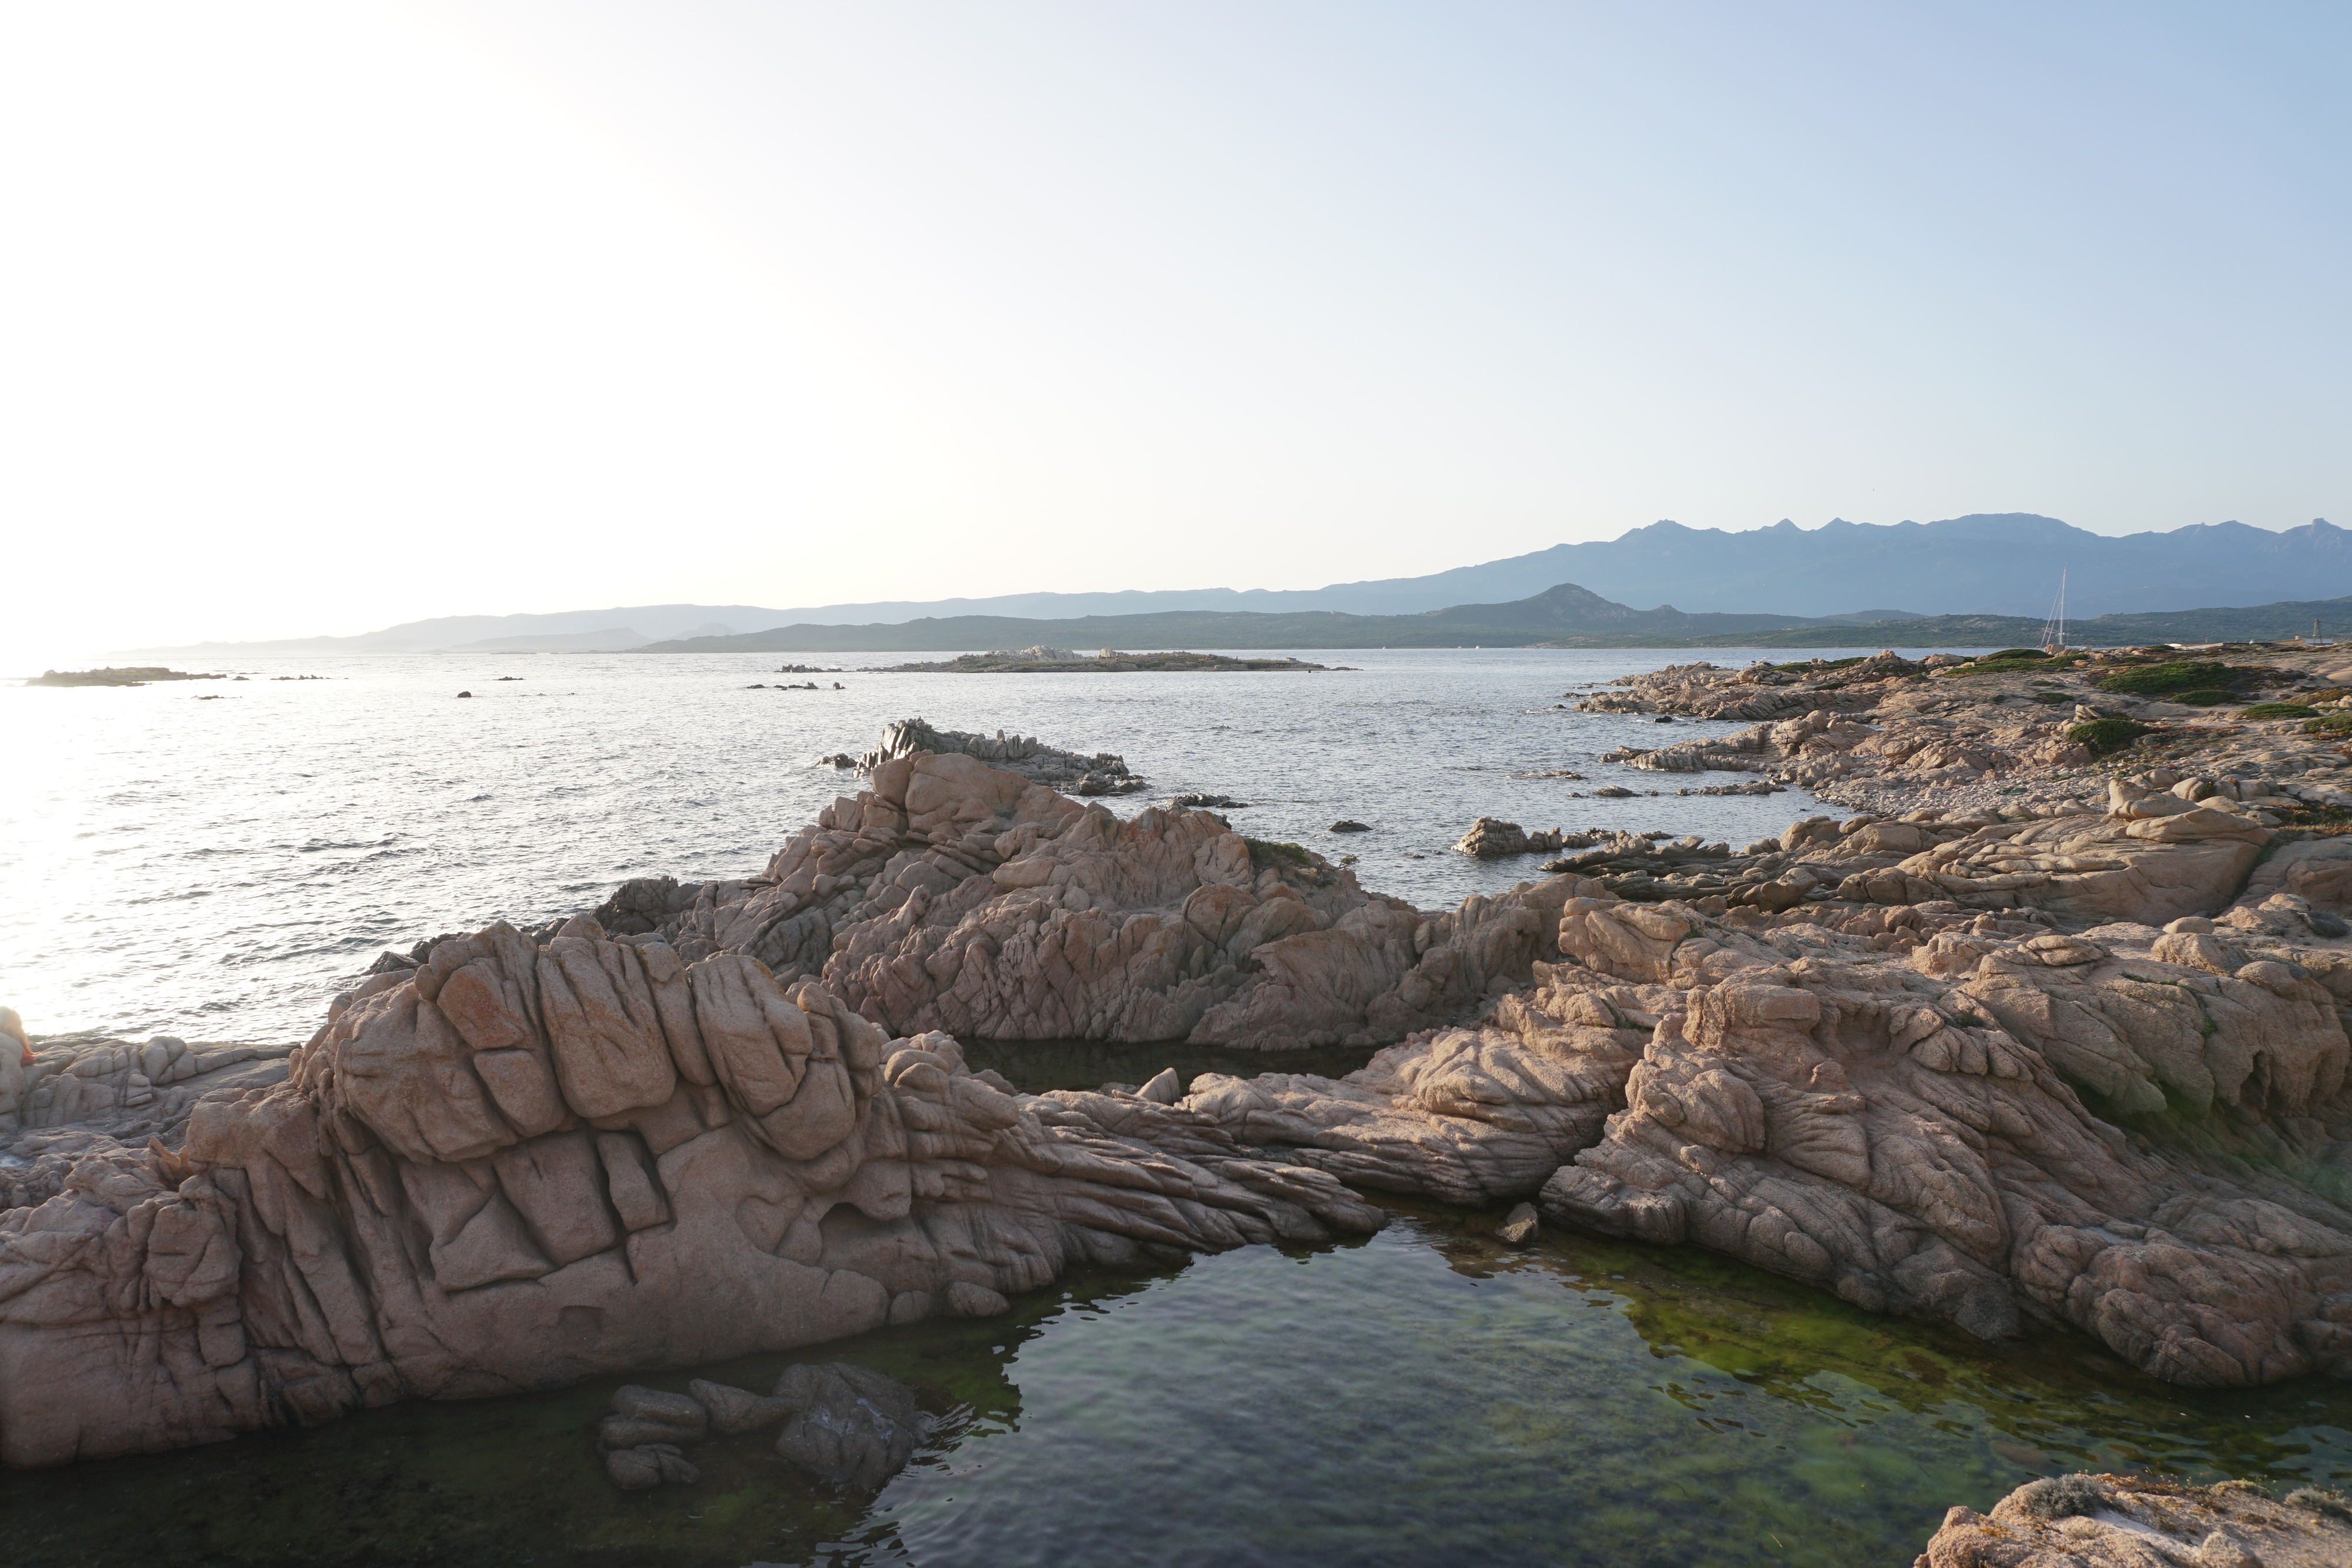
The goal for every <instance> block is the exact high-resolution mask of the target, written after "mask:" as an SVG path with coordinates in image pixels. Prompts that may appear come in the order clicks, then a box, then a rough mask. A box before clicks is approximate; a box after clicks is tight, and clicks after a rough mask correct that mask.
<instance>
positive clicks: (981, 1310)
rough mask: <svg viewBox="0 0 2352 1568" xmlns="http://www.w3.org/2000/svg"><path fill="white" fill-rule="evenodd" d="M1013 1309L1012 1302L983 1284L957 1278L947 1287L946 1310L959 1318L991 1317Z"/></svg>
mask: <svg viewBox="0 0 2352 1568" xmlns="http://www.w3.org/2000/svg"><path fill="white" fill-rule="evenodd" d="M1012 1310H1013V1303H1012V1302H1011V1301H1006V1300H1005V1299H1004V1298H1003V1296H1000V1295H998V1294H997V1293H996V1292H995V1291H992V1290H990V1289H989V1288H988V1287H987V1286H985V1285H975V1284H973V1283H971V1281H968V1280H958V1281H956V1282H955V1283H954V1284H952V1285H950V1286H949V1287H948V1311H950V1312H953V1313H954V1314H955V1315H956V1316H958V1317H960V1318H992V1317H997V1316H1000V1315H1002V1314H1003V1313H1005V1312H1011V1311H1012Z"/></svg>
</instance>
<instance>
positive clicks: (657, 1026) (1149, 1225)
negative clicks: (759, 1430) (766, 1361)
mask: <svg viewBox="0 0 2352 1568" xmlns="http://www.w3.org/2000/svg"><path fill="white" fill-rule="evenodd" d="M570 929H571V932H572V934H570V935H565V936H558V937H556V938H554V939H553V940H551V941H550V942H548V943H547V944H545V945H544V946H535V945H533V944H531V943H530V942H529V941H527V940H525V939H523V938H522V937H521V936H519V935H518V934H517V933H516V932H514V931H513V930H512V929H510V928H509V927H505V926H492V927H490V928H489V929H488V930H487V931H484V932H482V933H480V934H478V935H477V936H471V937H467V938H463V939H460V940H457V941H451V942H444V943H441V944H439V945H438V946H436V947H435V948H434V949H433V954H432V958H431V961H430V962H429V963H427V964H426V965H425V966H424V967H420V968H418V969H416V970H414V971H408V972H404V973H401V974H385V975H379V976H376V977H373V979H371V980H370V981H369V983H368V984H367V985H366V986H364V987H362V988H361V989H360V990H359V991H357V992H354V993H351V994H349V995H348V996H347V997H346V998H342V999H341V1001H340V1002H339V1004H338V1006H337V1008H336V1009H335V1011H334V1013H333V1015H332V1017H331V1021H330V1022H329V1024H328V1025H327V1027H326V1028H324V1029H323V1030H320V1033H319V1034H318V1035H317V1036H316V1037H315V1038H314V1039H313V1040H311V1041H310V1043H309V1044H307V1045H305V1046H303V1047H301V1048H299V1050H297V1051H295V1052H294V1053H293V1056H292V1058H291V1070H290V1072H289V1075H288V1077H287V1078H286V1080H285V1081H284V1082H279V1083H276V1084H274V1085H270V1086H268V1087H257V1088H248V1089H244V1090H236V1089H231V1090H229V1091H227V1092H222V1093H217V1094H213V1095H209V1096H207V1097H206V1098H205V1099H204V1100H203V1101H201V1102H200V1103H198V1104H197V1105H196V1106H195V1107H194V1113H193V1115H192V1116H191V1118H190V1121H189V1124H188V1128H187V1135H186V1142H185V1144H184V1146H183V1147H182V1148H180V1149H179V1150H176V1151H166V1150H163V1148H162V1147H161V1145H157V1146H156V1147H155V1148H153V1149H142V1150H137V1151H132V1150H128V1149H124V1148H121V1147H120V1146H115V1147H111V1148H107V1149H103V1150H100V1151H99V1152H96V1153H92V1154H89V1155H84V1156H82V1157H81V1158H79V1160H78V1161H77V1162H76V1163H75V1164H74V1165H73V1166H72V1167H71V1169H70V1171H69V1172H68V1174H67V1176H66V1177H65V1180H64V1183H63V1186H62V1190H60V1191H59V1192H58V1194H57V1195H56V1196H54V1197H48V1198H47V1200H46V1201H43V1202H41V1203H39V1204H37V1206H33V1207H16V1208H12V1209H9V1210H7V1211H5V1213H0V1459H5V1462H7V1463H9V1464H14V1465H39V1464H54V1463H58V1462H62V1461H65V1460H68V1459H72V1458H83V1457H93V1456H97V1455H104V1454H117V1453H125V1452H135V1451H140V1450H143V1449H153V1448H171V1447H175V1446H179V1445H182V1444H186V1443H191V1442H198V1441H204V1440H206V1439H209V1438H215V1437H224V1436H226V1435H228V1434H230V1433H232V1432H235V1431H238V1430H242V1429H248V1428H253V1427H265V1426H269V1425H275V1424H283V1423H286V1422H290V1421H301V1422H311V1421H318V1420H322V1419H325V1418H327V1417H330V1416H334V1415H337V1414H340V1413H341V1412H342V1411H345V1410H348V1409H350V1408H352V1407H353V1406H357V1405H359V1404H362V1403H368V1404H380V1403H383V1402H386V1401H390V1400H393V1399H397V1398H402V1397H411V1396H428V1397H459V1396H473V1395H486V1394H496V1393H505V1392H511V1391H515V1390H520V1389H527V1388H538V1387H548V1386H551V1385H561V1384H562V1383H566V1382H570V1381H572V1380H574V1379H577V1378H579V1377H583V1376H585V1375H591V1374H594V1373H600V1372H610V1371H617V1370H621V1369H625V1368H631V1367H656V1366H663V1365H678V1364H692V1363H698V1362H704V1361H712V1360H719V1359H723V1358H726V1357H730V1356H735V1355H740V1354H745V1353H748V1352H751V1351H758V1350H775V1349H783V1348H789V1347H792V1346H794V1345H801V1344H807V1343H815V1342H818V1341H822V1340H825V1339H830V1338H835V1337H840V1336H842V1335H845V1334H849V1333H857V1332H861V1331H863V1330H867V1329H872V1328H876V1327H879V1326H881V1325H882V1324H884V1323H886V1322H909V1321H913V1320H916V1319H919V1318H921V1317H924V1316H927V1315H930V1314H933V1313H938V1312H987V1311H1002V1310H1003V1304H1004V1294H1005V1293H1007V1292H1011V1291H1020V1290H1026V1289H1033V1288H1035V1287H1037V1286H1039V1285H1042V1284H1044V1283H1045V1282H1046V1281H1049V1280H1051V1279H1052V1278H1053V1277H1054V1275H1055V1273H1056V1272H1057V1271H1059V1270H1061V1269H1062V1268H1063V1267H1065V1266H1066V1264H1067V1263H1068V1262H1070V1261H1071V1260H1074V1259H1079V1260H1098V1261H1111V1260H1120V1259H1125V1258H1129V1257H1132V1256H1134V1255H1135V1254H1136V1253H1137V1252H1138V1250H1139V1249H1142V1248H1146V1247H1150V1248H1159V1249H1200V1248H1221V1247H1232V1246H1237V1245H1242V1244H1244V1243H1249V1242H1262V1241H1268V1240H1273V1239H1321V1238H1326V1237H1328V1236H1330V1235H1333V1234H1337V1233H1342V1232H1364V1231H1370V1230H1371V1229H1374V1228H1378V1226H1379V1223H1380V1216H1379V1214H1378V1212H1377V1211H1375V1210H1373V1209H1371V1208H1370V1207H1368V1206H1367V1205H1365V1204H1364V1203H1362V1202H1361V1200H1360V1199H1358V1198H1356V1197H1353V1196H1351V1195H1350V1194H1349V1193H1348V1192H1347V1191H1346V1189H1344V1188H1343V1187H1342V1186H1340V1185H1339V1183H1338V1182H1337V1181H1336V1180H1335V1179H1333V1178H1332V1177H1331V1176H1328V1175H1326V1174H1324V1173H1322V1172H1320V1171H1316V1170H1311V1169H1307V1168H1304V1167H1296V1166H1284V1165H1282V1164H1280V1163H1278V1162H1270V1161H1268V1160H1266V1159H1265V1158H1263V1157H1262V1156H1259V1155H1256V1154H1255V1152H1253V1151H1249V1150H1244V1149H1243V1148H1241V1147H1240V1146H1239V1145H1235V1144H1234V1142H1233V1140H1232V1139H1230V1138H1228V1137H1225V1136H1223V1134H1220V1133H1219V1132H1218V1131H1217V1130H1216V1129H1215V1128H1214V1127H1213V1126H1212V1125H1209V1124H1204V1123H1202V1122H1201V1121H1200V1119H1198V1118H1195V1117H1191V1116H1188V1115H1187V1114H1185V1113H1181V1112H1180V1111H1175V1110H1171V1109H1170V1108H1167V1107H1162V1106H1155V1105H1146V1104H1145V1103H1142V1102H1139V1101H1130V1102H1125V1103H1112V1102H1109V1101H1108V1099H1107V1098H1106V1097H1103V1096H1086V1095H1076V1096H1072V1095H1061V1096H1047V1097H1044V1098H1038V1099H1033V1098H1029V1097H1025V1096H1018V1095H1014V1094H1012V1093H1008V1092H1005V1090H1006V1087H1007V1086H1006V1085H1004V1084H1003V1081H1002V1080H992V1078H991V1077H984V1076H981V1075H975V1074H974V1073H972V1072H971V1071H968V1070H967V1068H966V1066H965V1064H964V1062H963V1060H962V1056H961V1051H960V1049H959V1048H958V1047H957V1045H956V1043H955V1041H954V1040H950V1039H949V1038H947V1037H945V1036H943V1035H928V1036H922V1037H919V1038H915V1039H897V1040H894V1039H892V1038H891V1037H890V1035H889V1034H888V1033H887V1031H886V1030H883V1029H881V1028H880V1027H878V1026H877V1025H876V1024H874V1023H872V1022H869V1021H868V1020H866V1019H864V1018H861V1017H859V1016H858V1015H857V1014H856V1013H854V1012H852V1011H851V1010H850V1009H848V1008H846V1007H845V1006H844V1005H843V1004H842V1003H841V1002H840V1001H838V1000H837V999H835V998H834V997H833V996H832V995H830V994H829V993H827V992H826V991H824V989H823V988H819V987H817V986H816V985H814V983H810V982H802V983H800V984H798V985H796V986H794V987H793V988H791V989H790V990H789V991H787V989H786V988H784V987H783V986H782V985H780V984H779V983H778V982H777V981H776V979H775V978H774V977H772V975H770V974H769V973H768V971H767V970H765V969H764V968H762V967H761V966H760V965H759V964H758V963H757V962H756V961H754V960H752V959H751V958H748V957H746V956H742V955H740V954H733V953H719V954H714V955H712V956H709V957H707V958H704V959H702V960H700V961H698V962H696V963H692V964H688V963H687V962H685V961H684V960H683V959H682V958H681V957H680V956H679V955H678V954H677V951H676V950H675V949H674V948H671V947H670V946H667V945H666V944H664V943H661V942H659V941H657V940H653V939H650V938H647V937H639V938H637V939H635V940H623V941H614V940H610V939H606V938H605V937H604V936H602V935H601V934H599V933H597V932H596V931H595V929H594V927H593V925H591V924H590V923H588V922H585V921H576V922H574V923H573V924H572V927H571V928H570ZM1097 1103H1103V1104H1105V1105H1108V1106H1109V1107H1110V1112H1111V1115H1110V1122H1109V1123H1108V1124H1106V1122H1105V1121H1102V1120H1098V1119H1097V1116H1096V1115H1094V1114H1093V1113H1091V1112H1092V1110H1093V1108H1094V1106H1095V1105H1096V1104H1097ZM1155 1136H1156V1137H1161V1138H1163V1139H1164V1140H1165V1141H1166V1143H1167V1145H1168V1146H1167V1147H1160V1146H1156V1145H1154V1144H1153V1143H1152V1142H1151V1141H1150V1139H1151V1138H1153V1137H1155ZM649 1430H650V1428H649ZM632 1436H634V1437H636V1438H637V1439H638V1440H637V1441H636V1442H635V1443H631V1444H627V1445H617V1446H626V1447H631V1448H635V1447H639V1446H642V1444H643V1443H644V1442H646V1441H658V1440H660V1437H661V1435H660V1433H659V1432H658V1431H654V1432H653V1434H652V1437H650V1438H649V1437H647V1436H646V1434H645V1433H620V1434H616V1437H632ZM631 1463H637V1461H631ZM638 1468H639V1469H642V1468H643V1465H642V1464H639V1466H638ZM658 1468H659V1467H658V1466H657V1465H656V1469H658Z"/></svg>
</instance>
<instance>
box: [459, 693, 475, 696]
mask: <svg viewBox="0 0 2352 1568" xmlns="http://www.w3.org/2000/svg"><path fill="white" fill-rule="evenodd" d="M457 695H459V696H461V697H469V696H472V695H474V694H473V693H471V692H459V693H458V694H457Z"/></svg>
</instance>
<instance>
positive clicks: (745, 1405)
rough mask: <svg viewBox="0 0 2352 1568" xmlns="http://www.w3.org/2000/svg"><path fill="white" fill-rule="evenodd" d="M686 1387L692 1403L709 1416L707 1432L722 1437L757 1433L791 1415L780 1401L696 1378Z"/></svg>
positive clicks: (789, 1410)
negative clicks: (693, 1401)
mask: <svg viewBox="0 0 2352 1568" xmlns="http://www.w3.org/2000/svg"><path fill="white" fill-rule="evenodd" d="M686 1386H687V1391H688V1393H689V1394H691V1395H692V1396H694V1399H695V1402H696V1403H697V1404H698V1405H700V1406H702V1407H703V1408H704V1409H706V1410H708V1411H709V1412H710V1429H711V1430H712V1431H713V1432H716V1433H718V1434H719V1435H720V1436H722V1437H732V1436H734V1435H736V1434H739V1433H742V1432H757V1431H761V1430H762V1429H763V1428H765V1427H772V1426H774V1425H775V1424H776V1423H777V1422H779V1421H781V1420H782V1419H783V1418H784V1417H785V1416H790V1415H791V1414H792V1413H793V1407H792V1406H791V1405H790V1404H788V1403H787V1402H785V1401H784V1400H782V1399H769V1398H762V1397H761V1396H759V1395H757V1394H753V1393H752V1392H751V1391H750V1390H749V1389H744V1388H730V1387H729V1386H728V1385H726V1384H724V1383H712V1382H710V1381H709V1379H707V1378H701V1377H698V1378H696V1379H695V1380H694V1381H693V1382H691V1383H689V1384H688V1385H686Z"/></svg>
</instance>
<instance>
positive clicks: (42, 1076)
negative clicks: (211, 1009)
mask: <svg viewBox="0 0 2352 1568" xmlns="http://www.w3.org/2000/svg"><path fill="white" fill-rule="evenodd" d="M0 1011H5V1009H0ZM11 1016H13V1014H12V1015H11ZM291 1050H292V1048H291V1047H289V1046H282V1045H278V1046H267V1045H190V1044H188V1043H187V1042H186V1041H184V1040H175V1039H173V1038H170V1037H168V1036H157V1037H156V1038H155V1039H152V1040H149V1041H147V1042H146V1043H145V1044H144V1045H135V1044H132V1043H131V1042H130V1041H127V1040H108V1039H103V1038H100V1037H98V1036H81V1035H76V1036H68V1037H64V1038H60V1039H55V1040H44V1041H43V1042H42V1043H41V1045H40V1046H39V1047H38V1048H37V1049H36V1048H35V1047H34V1046H33V1045H32V1043H31V1042H30V1040H28V1039H26V1037H25V1036H24V1035H23V1034H22V1032H21V1025H20V1026H19V1030H18V1032H17V1033H16V1034H15V1035H12V1036H11V1037H9V1039H8V1042H7V1045H6V1046H5V1048H0V1209H8V1208H16V1207H25V1206H26V1205H30V1204H37V1203H40V1202H42V1201H44V1200H45V1199H47V1198H50V1197H55V1196H57V1194H58V1193H59V1192H61V1191H63V1190H64V1188H65V1185H66V1178H67V1176H68V1173H69V1172H70V1171H71V1170H72V1168H73V1166H74V1162H75V1161H77V1160H79V1159H80V1158H82V1157H83V1156H85V1155H93V1154H100V1153H105V1152H108V1151H115V1150H121V1149H123V1148H126V1147H131V1148H136V1147H140V1146H142V1145H144V1144H145V1143H146V1142H147V1140H148V1139H150V1138H153V1139H157V1140H160V1141H162V1142H163V1143H167V1144H176V1143H178V1142H179V1141H180V1139H181V1137H182V1136H183V1135H184V1134H185V1132H186V1129H187V1124H188V1116H189V1113H191V1112H192V1111H193V1110H194V1107H195V1104H196V1102H197V1101H199V1100H201V1099H203V1098H204V1097H205V1095H206V1094H209V1093H211V1092H214V1091H215V1090H221V1089H227V1090H232V1091H242V1090H247V1089H259V1088H266V1087H267V1086H268V1085H269V1084H272V1083H276V1082H280V1081H282V1080H283V1079H284V1078H285V1076H286V1070H287V1058H288V1057H289V1055H290V1054H291Z"/></svg>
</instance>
